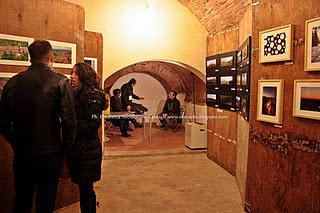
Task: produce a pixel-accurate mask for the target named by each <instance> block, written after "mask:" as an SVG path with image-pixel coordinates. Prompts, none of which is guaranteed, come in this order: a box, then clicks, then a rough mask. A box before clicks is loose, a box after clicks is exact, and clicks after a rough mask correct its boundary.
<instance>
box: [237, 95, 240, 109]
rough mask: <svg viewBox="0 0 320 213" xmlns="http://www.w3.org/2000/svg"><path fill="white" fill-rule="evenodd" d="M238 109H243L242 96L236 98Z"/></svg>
mask: <svg viewBox="0 0 320 213" xmlns="http://www.w3.org/2000/svg"><path fill="white" fill-rule="evenodd" d="M236 107H237V108H238V109H240V107H241V97H240V96H236Z"/></svg>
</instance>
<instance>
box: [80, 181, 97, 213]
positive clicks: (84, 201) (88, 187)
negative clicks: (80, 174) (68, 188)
mask: <svg viewBox="0 0 320 213" xmlns="http://www.w3.org/2000/svg"><path fill="white" fill-rule="evenodd" d="M79 191H80V208H81V213H96V194H95V192H94V190H93V183H82V184H79Z"/></svg>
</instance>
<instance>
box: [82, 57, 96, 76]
mask: <svg viewBox="0 0 320 213" xmlns="http://www.w3.org/2000/svg"><path fill="white" fill-rule="evenodd" d="M84 62H85V63H87V64H89V65H90V66H92V68H93V69H94V70H95V71H96V73H97V72H98V59H97V58H91V57H84Z"/></svg>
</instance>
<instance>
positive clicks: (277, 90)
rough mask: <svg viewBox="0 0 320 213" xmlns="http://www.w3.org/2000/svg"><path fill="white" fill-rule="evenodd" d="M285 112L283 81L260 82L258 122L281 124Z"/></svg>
mask: <svg viewBox="0 0 320 213" xmlns="http://www.w3.org/2000/svg"><path fill="white" fill-rule="evenodd" d="M282 110H283V81H282V80H279V79H276V80H259V81H258V105H257V120H259V121H265V122H269V123H275V124H281V123H282Z"/></svg>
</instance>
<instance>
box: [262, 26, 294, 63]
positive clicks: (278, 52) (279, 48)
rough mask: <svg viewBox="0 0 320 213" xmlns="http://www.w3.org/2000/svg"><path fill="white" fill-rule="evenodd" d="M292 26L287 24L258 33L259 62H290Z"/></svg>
mask: <svg viewBox="0 0 320 213" xmlns="http://www.w3.org/2000/svg"><path fill="white" fill-rule="evenodd" d="M292 35H293V25H291V24H289V25H286V26H282V27H277V28H273V29H269V30H265V31H262V32H260V33H259V62H260V63H269V62H278V61H291V60H292V55H293V54H292V50H293V39H292Z"/></svg>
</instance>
